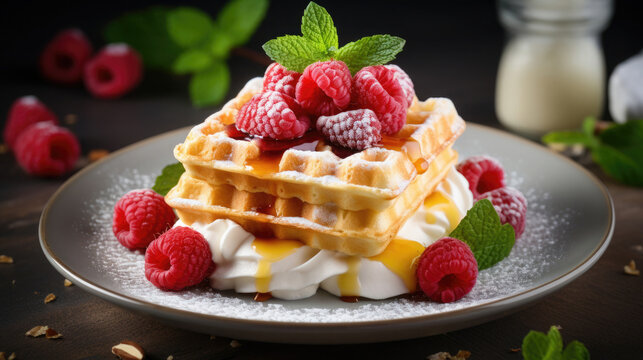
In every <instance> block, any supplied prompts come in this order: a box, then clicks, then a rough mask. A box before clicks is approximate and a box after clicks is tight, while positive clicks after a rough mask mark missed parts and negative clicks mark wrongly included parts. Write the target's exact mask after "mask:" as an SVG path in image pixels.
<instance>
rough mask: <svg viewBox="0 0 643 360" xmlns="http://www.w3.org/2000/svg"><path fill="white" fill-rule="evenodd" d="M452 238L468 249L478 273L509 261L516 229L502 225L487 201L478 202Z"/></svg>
mask: <svg viewBox="0 0 643 360" xmlns="http://www.w3.org/2000/svg"><path fill="white" fill-rule="evenodd" d="M449 236H451V237H454V238H456V239H458V240H461V241H463V242H465V243H466V244H467V245H469V247H470V248H471V251H472V252H473V256H474V257H475V258H476V261H477V262H478V270H484V269H487V268H490V267H492V266H493V265H495V264H496V263H498V262H499V261H500V260H502V259H504V258H506V257H507V256H508V255H509V253H510V252H511V249H512V248H513V246H514V243H515V233H514V228H513V227H512V226H511V225H509V224H504V225H502V224H501V223H500V217H499V216H498V213H496V210H495V209H494V208H493V204H492V203H491V201H489V200H487V199H482V200H479V201H478V202H476V203H475V204H474V205H473V207H472V208H471V209H470V210H469V211H467V214H466V216H465V217H464V218H463V219H462V221H460V224H458V226H457V227H456V228H455V230H453V231H452V232H451V234H450V235H449Z"/></svg>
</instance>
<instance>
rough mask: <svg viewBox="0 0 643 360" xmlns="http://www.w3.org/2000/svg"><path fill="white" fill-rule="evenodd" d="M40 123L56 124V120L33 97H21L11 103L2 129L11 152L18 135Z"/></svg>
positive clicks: (49, 111)
mask: <svg viewBox="0 0 643 360" xmlns="http://www.w3.org/2000/svg"><path fill="white" fill-rule="evenodd" d="M42 121H48V122H51V123H53V124H58V118H57V117H56V115H54V113H53V112H51V110H49V108H47V106H45V104H43V103H41V102H40V100H38V98H36V97H35V96H31V95H29V96H23V97H21V98H19V99H18V100H16V101H14V102H13V105H11V109H10V110H9V116H8V117H7V124H6V125H5V127H4V134H3V135H4V142H5V144H7V147H8V148H9V149H12V150H13V147H14V144H15V142H16V139H17V138H18V135H20V134H21V133H22V132H23V131H24V130H25V129H26V128H28V127H29V126H31V125H33V124H35V123H37V122H42Z"/></svg>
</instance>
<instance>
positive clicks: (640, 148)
mask: <svg viewBox="0 0 643 360" xmlns="http://www.w3.org/2000/svg"><path fill="white" fill-rule="evenodd" d="M595 126H596V119H594V118H587V119H585V121H584V122H583V126H582V129H581V130H580V131H557V132H551V133H549V134H547V135H545V136H544V137H543V138H542V141H543V142H544V143H546V144H551V143H559V144H566V145H573V144H581V145H583V146H586V147H587V148H588V149H589V150H590V151H591V153H592V159H593V160H594V162H596V163H597V164H598V165H599V166H600V167H601V169H603V171H604V172H605V173H606V174H607V175H609V176H610V177H612V178H614V179H616V180H617V181H620V182H622V183H624V184H627V185H632V186H643V119H641V120H631V121H628V122H626V123H625V124H614V125H612V126H610V127H609V128H607V129H606V130H604V131H603V132H601V133H599V134H598V135H596V134H595V133H594V128H595Z"/></svg>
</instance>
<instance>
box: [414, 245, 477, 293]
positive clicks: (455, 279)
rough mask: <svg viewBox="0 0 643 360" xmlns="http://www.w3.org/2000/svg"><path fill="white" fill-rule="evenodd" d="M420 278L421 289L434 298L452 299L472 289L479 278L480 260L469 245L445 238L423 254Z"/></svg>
mask: <svg viewBox="0 0 643 360" xmlns="http://www.w3.org/2000/svg"><path fill="white" fill-rule="evenodd" d="M417 278H418V282H419V283H420V288H421V289H422V291H423V292H424V293H425V294H426V296H428V297H429V298H430V299H431V300H433V301H438V302H442V303H448V302H453V301H456V300H460V299H461V298H462V297H464V296H465V295H466V294H468V293H469V292H470V291H471V289H473V286H474V285H475V284H476V279H477V278H478V263H477V262H476V259H475V257H474V256H473V253H472V252H471V249H470V248H469V246H468V245H467V244H465V243H464V242H462V241H460V240H458V239H454V238H450V237H444V238H442V239H440V240H438V241H436V242H435V243H433V244H432V245H430V246H429V247H427V248H426V250H424V252H423V253H422V255H421V256H420V260H419V261H418V268H417Z"/></svg>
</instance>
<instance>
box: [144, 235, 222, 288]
mask: <svg viewBox="0 0 643 360" xmlns="http://www.w3.org/2000/svg"><path fill="white" fill-rule="evenodd" d="M214 269H215V264H214V263H213V262H212V252H211V251H210V245H208V242H207V241H206V240H205V238H204V237H203V235H201V234H200V233H199V232H197V231H195V230H193V229H192V228H189V227H185V226H177V227H175V228H172V229H170V230H168V231H167V232H165V233H164V234H163V235H161V236H159V237H158V238H157V239H156V240H154V241H152V243H151V244H150V246H149V247H148V248H147V250H146V251H145V277H146V278H147V280H149V281H150V282H151V283H152V284H154V286H156V287H157V288H159V289H162V290H174V291H177V290H181V289H183V288H186V287H188V286H192V285H196V284H198V283H200V282H201V281H203V279H205V278H206V277H207V276H209V275H210V274H211V273H212V271H214Z"/></svg>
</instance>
